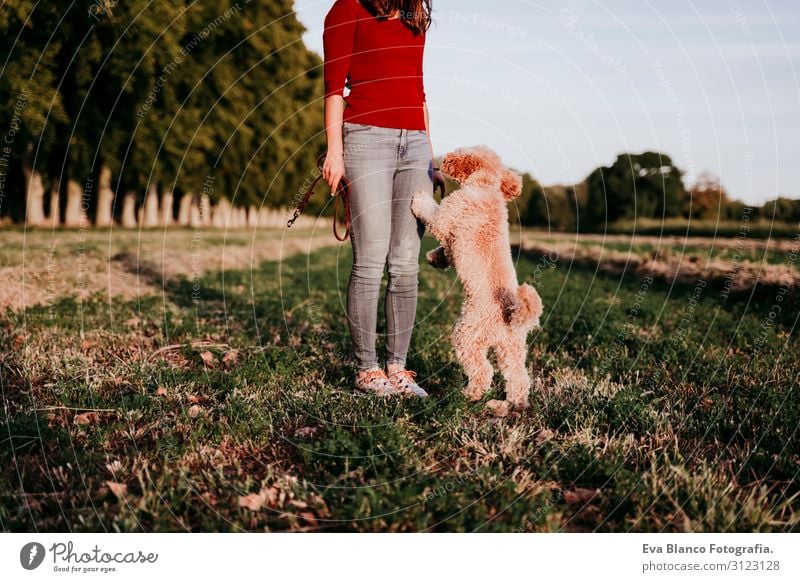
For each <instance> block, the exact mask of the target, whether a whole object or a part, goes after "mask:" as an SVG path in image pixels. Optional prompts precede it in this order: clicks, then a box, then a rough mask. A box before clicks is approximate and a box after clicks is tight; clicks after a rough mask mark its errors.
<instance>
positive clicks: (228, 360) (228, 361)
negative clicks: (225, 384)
mask: <svg viewBox="0 0 800 582" xmlns="http://www.w3.org/2000/svg"><path fill="white" fill-rule="evenodd" d="M238 358H239V350H230V351H229V352H227V353H226V354H225V355H224V356H223V357H222V363H223V364H225V365H226V366H232V365H233V364H235V363H236V360H237V359H238Z"/></svg>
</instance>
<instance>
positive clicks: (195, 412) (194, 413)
mask: <svg viewBox="0 0 800 582" xmlns="http://www.w3.org/2000/svg"><path fill="white" fill-rule="evenodd" d="M201 412H203V407H202V406H199V405H197V404H194V405H192V406H190V407H189V417H190V418H197V417H198V416H199V415H200V413H201Z"/></svg>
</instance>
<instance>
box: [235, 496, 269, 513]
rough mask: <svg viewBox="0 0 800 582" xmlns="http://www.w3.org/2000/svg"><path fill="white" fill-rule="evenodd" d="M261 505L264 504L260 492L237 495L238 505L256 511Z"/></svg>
mask: <svg viewBox="0 0 800 582" xmlns="http://www.w3.org/2000/svg"><path fill="white" fill-rule="evenodd" d="M262 505H264V496H263V495H262V494H261V493H250V494H249V495H240V496H239V507H246V508H247V509H249V510H250V511H258V510H259V509H261V506H262Z"/></svg>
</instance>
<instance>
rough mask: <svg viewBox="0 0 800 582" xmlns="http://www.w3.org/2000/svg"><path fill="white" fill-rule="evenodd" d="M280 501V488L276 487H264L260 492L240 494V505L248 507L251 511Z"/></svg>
mask: <svg viewBox="0 0 800 582" xmlns="http://www.w3.org/2000/svg"><path fill="white" fill-rule="evenodd" d="M277 501H278V490H277V489H276V488H275V487H264V488H263V489H262V490H261V491H259V492H258V493H250V494H249V495H240V496H239V507H246V508H247V509H249V510H250V511H258V510H259V509H261V508H262V507H264V506H265V505H269V506H272V507H274V506H275V504H276V503H277Z"/></svg>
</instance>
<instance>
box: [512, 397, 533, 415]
mask: <svg viewBox="0 0 800 582" xmlns="http://www.w3.org/2000/svg"><path fill="white" fill-rule="evenodd" d="M506 401H507V402H508V403H509V404H510V405H511V408H512V409H513V410H516V411H518V412H519V411H521V410H525V409H527V408H528V407H530V402H528V399H527V398H510V397H509V398H507V399H506Z"/></svg>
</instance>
